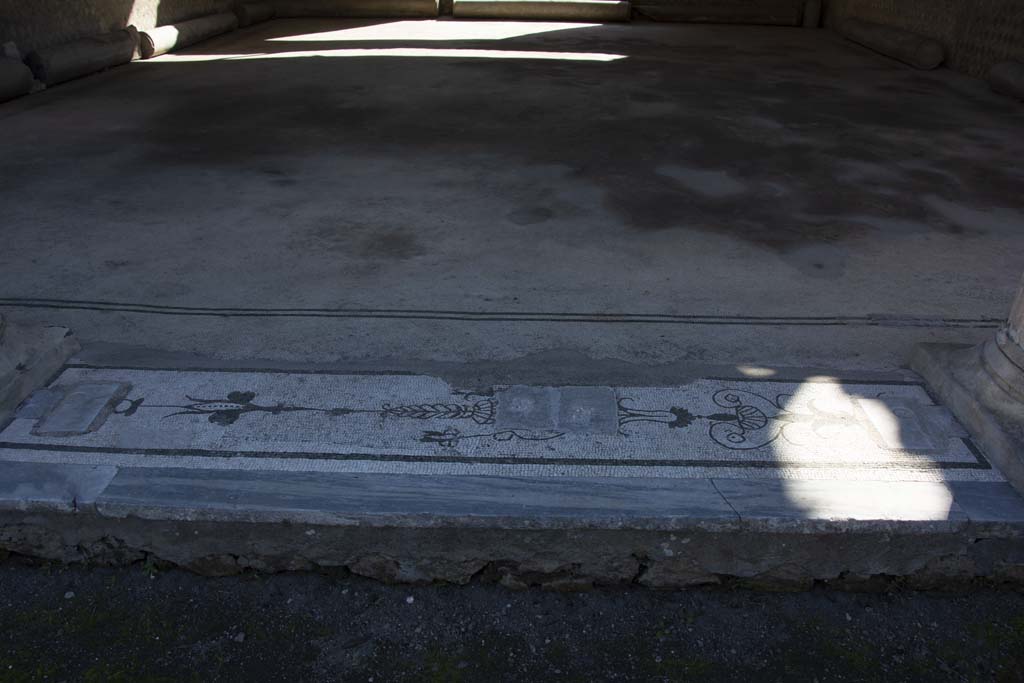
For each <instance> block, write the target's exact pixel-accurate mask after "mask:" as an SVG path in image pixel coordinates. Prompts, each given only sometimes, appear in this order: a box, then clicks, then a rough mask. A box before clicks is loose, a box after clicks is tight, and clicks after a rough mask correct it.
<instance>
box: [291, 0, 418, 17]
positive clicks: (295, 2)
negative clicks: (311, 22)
mask: <svg viewBox="0 0 1024 683" xmlns="http://www.w3.org/2000/svg"><path fill="white" fill-rule="evenodd" d="M276 7H277V11H276V13H275V14H274V16H276V17H279V18H280V17H379V18H392V17H409V18H412V17H436V16H437V15H438V0H279V1H278V3H277V5H276Z"/></svg>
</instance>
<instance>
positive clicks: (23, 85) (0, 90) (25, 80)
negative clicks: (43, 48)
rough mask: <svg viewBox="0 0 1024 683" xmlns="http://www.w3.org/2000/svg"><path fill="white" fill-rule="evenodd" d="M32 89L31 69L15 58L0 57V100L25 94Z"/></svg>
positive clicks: (4, 100) (11, 98)
mask: <svg viewBox="0 0 1024 683" xmlns="http://www.w3.org/2000/svg"><path fill="white" fill-rule="evenodd" d="M31 90H32V71H31V70H30V69H29V68H28V67H27V66H25V65H24V64H23V63H21V62H19V61H18V60H17V59H8V58H6V57H0V102H6V101H7V100H13V99H14V98H15V97H21V96H22V95H27V94H28V93H29V91H31Z"/></svg>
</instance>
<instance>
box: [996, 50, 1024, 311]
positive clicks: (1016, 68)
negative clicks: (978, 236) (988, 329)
mask: <svg viewBox="0 0 1024 683" xmlns="http://www.w3.org/2000/svg"><path fill="white" fill-rule="evenodd" d="M988 82H989V84H990V85H991V86H992V89H993V90H995V91H996V92H998V93H1002V94H1004V95H1009V96H1010V97H1015V98H1017V99H1018V100H1024V64H1022V63H1021V62H1003V63H1001V64H996V65H995V66H993V67H992V70H991V71H990V72H989V74H988ZM1022 325H1024V323H1022Z"/></svg>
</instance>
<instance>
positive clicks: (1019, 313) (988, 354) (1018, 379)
mask: <svg viewBox="0 0 1024 683" xmlns="http://www.w3.org/2000/svg"><path fill="white" fill-rule="evenodd" d="M983 358H984V361H985V369H986V370H988V372H989V374H990V375H992V379H993V380H995V382H996V383H997V384H998V385H999V386H1000V387H1001V388H1002V389H1003V390H1004V391H1006V392H1007V393H1008V394H1010V396H1012V397H1013V398H1014V399H1016V400H1017V401H1021V402H1024V278H1022V279H1021V286H1020V288H1019V289H1018V290H1017V298H1016V300H1014V302H1013V308H1012V309H1011V311H1010V317H1009V318H1007V320H1006V325H1004V326H1003V327H1002V328H1001V329H1000V330H999V331H998V332H996V336H995V339H994V340H992V341H990V342H988V343H987V344H985V349H984V353H983Z"/></svg>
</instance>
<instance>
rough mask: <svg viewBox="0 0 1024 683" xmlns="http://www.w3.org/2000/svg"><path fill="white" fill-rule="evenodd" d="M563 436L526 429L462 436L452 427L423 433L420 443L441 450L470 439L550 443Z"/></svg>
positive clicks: (562, 434) (557, 433)
mask: <svg viewBox="0 0 1024 683" xmlns="http://www.w3.org/2000/svg"><path fill="white" fill-rule="evenodd" d="M563 436H565V434H564V433H563V432H554V431H539V432H538V431H532V430H527V429H503V430H501V431H498V432H490V433H487V434H463V433H462V432H461V431H459V430H458V429H455V428H454V427H449V428H447V429H445V430H444V431H427V432H423V436H422V437H420V441H422V442H423V443H436V444H437V445H439V446H441V447H443V448H455V447H456V446H458V445H459V443H460V442H462V441H468V440H472V439H491V440H492V441H514V440H520V441H550V440H552V439H558V438H561V437H563Z"/></svg>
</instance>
